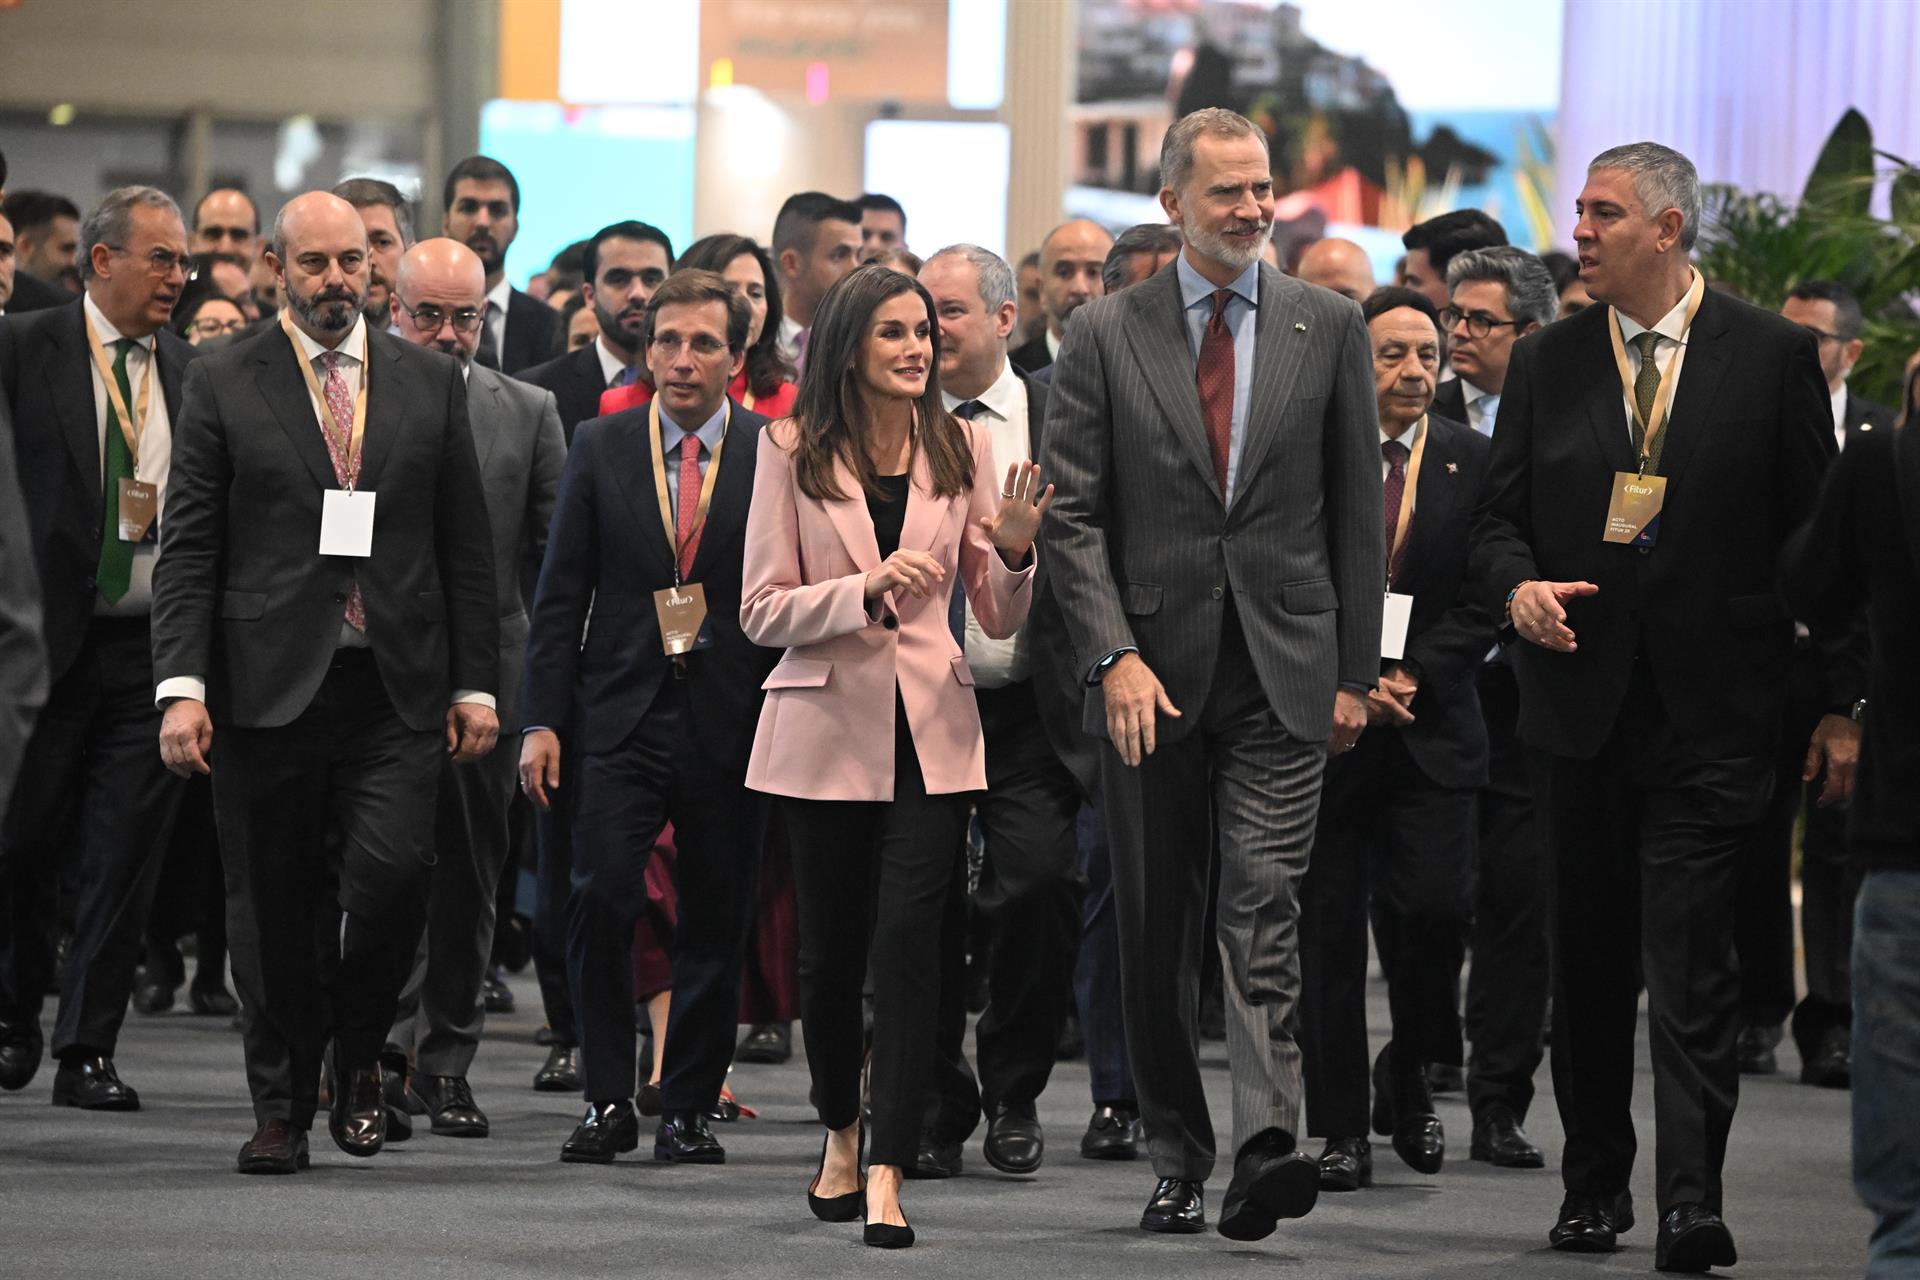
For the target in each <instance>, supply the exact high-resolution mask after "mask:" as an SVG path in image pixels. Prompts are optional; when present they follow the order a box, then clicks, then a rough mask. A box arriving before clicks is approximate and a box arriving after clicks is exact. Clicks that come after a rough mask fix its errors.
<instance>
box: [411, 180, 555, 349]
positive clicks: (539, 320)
mask: <svg viewBox="0 0 1920 1280" xmlns="http://www.w3.org/2000/svg"><path fill="white" fill-rule="evenodd" d="M444 197H445V204H446V213H445V215H444V216H443V219H442V221H441V224H440V234H441V235H443V236H448V237H450V238H452V239H454V240H458V241H459V242H460V243H461V244H464V245H466V246H467V248H469V249H471V250H473V251H474V252H475V253H476V254H478V255H479V256H480V263H481V265H482V266H484V267H486V269H487V315H486V322H485V324H483V325H482V326H481V329H480V348H479V350H478V351H476V352H475V353H474V357H473V358H474V359H475V360H476V361H478V362H479V364H480V366H481V367H482V368H485V369H498V370H500V372H502V373H519V372H520V371H521V370H522V369H526V368H531V367H532V366H533V365H536V364H539V363H540V362H541V361H542V360H545V359H546V358H547V357H548V356H550V355H552V354H553V331H554V328H555V327H556V326H557V325H558V324H559V323H560V321H559V316H558V313H557V312H555V311H554V309H553V308H552V307H549V306H548V305H547V304H546V303H544V302H542V301H540V299H538V298H536V297H533V296H532V295H531V294H526V293H522V292H520V290H518V289H515V288H514V287H512V286H511V285H509V284H508V283H507V250H508V249H509V248H510V247H512V245H513V238H514V237H515V236H517V235H519V234H520V184H519V183H518V182H517V181H515V180H514V176H513V174H512V172H511V171H509V170H508V168H507V166H505V165H503V164H501V163H500V162H499V161H498V160H494V159H492V158H490V157H488V156H468V157H467V158H466V159H465V160H462V161H461V162H460V163H459V164H457V165H455V166H453V170H452V171H451V172H450V173H448V174H447V186H446V191H445V193H444Z"/></svg>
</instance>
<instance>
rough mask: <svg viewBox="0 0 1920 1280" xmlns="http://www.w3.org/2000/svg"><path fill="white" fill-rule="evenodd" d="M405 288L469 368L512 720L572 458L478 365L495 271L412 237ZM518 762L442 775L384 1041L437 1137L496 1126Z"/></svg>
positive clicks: (493, 762) (437, 343)
mask: <svg viewBox="0 0 1920 1280" xmlns="http://www.w3.org/2000/svg"><path fill="white" fill-rule="evenodd" d="M394 289H395V294H394V296H395V303H396V305H395V306H394V309H393V320H394V325H395V327H396V328H398V329H399V331H400V336H401V337H402V338H405V339H406V340H407V341H409V342H412V343H415V344H417V345H419V346H423V347H432V348H434V349H435V350H438V351H444V352H446V353H447V354H448V355H451V356H453V357H454V358H455V359H457V360H459V361H460V366H461V369H462V370H463V371H464V372H465V374H466V379H467V422H468V424H469V426H470V427H471V428H472V430H473V445H474V451H475V452H476V453H477V454H478V455H479V459H480V480H481V484H482V485H483V487H484V488H485V490H486V495H487V518H488V520H489V522H490V523H491V525H492V528H493V574H494V583H495V588H496V591H497V594H498V596H499V602H500V610H499V613H500V691H499V694H498V695H497V700H498V706H499V715H500V718H501V721H502V722H503V723H505V724H515V723H518V719H519V714H520V712H519V701H520V697H519V685H520V666H521V663H522V661H523V660H524V659H525V657H526V652H527V609H528V607H529V605H530V603H531V598H532V595H533V584H534V582H535V580H536V579H537V578H538V577H539V573H540V561H541V558H542V557H544V556H545V555H546V551H547V523H548V521H549V520H551V519H552V517H553V499H554V495H555V493H556V492H558V490H559V488H560V472H561V470H562V468H564V467H565V466H566V461H567V448H566V443H565V441H564V439H563V438H562V436H561V434H560V411H559V408H558V407H557V406H556V405H555V404H554V399H553V393H552V392H551V391H542V390H541V389H540V388H539V387H536V386H533V385H531V384H529V383H525V382H521V381H518V380H517V379H514V378H509V377H507V376H506V375H505V374H502V373H496V372H495V371H494V370H492V369H486V368H482V367H480V366H479V365H476V364H474V363H473V353H474V350H475V349H476V348H477V347H478V346H479V345H480V326H481V318H482V316H483V315H484V314H485V307H486V270H485V268H484V267H483V266H482V265H481V263H480V259H479V257H478V256H477V255H475V254H474V252H473V251H472V250H471V249H469V248H467V247H466V246H465V245H463V244H461V243H460V242H459V241H457V240H446V239H438V240H427V241H423V242H422V243H420V244H417V245H415V246H414V247H413V248H411V249H409V250H408V251H407V253H406V256H405V257H403V258H401V259H400V270H399V278H398V280H397V281H396V283H395V286H394ZM518 756H519V752H518V751H517V750H514V749H510V748H497V749H495V750H494V752H493V753H492V754H491V755H489V756H487V757H486V758H485V759H483V760H476V761H474V762H472V763H471V764H452V763H449V764H447V765H446V766H445V767H444V768H443V769H442V770H441V774H440V806H439V814H438V817H437V820H436V826H435V834H436V839H435V845H436V846H437V854H438V856H437V858H436V860H435V862H434V866H433V880H432V884H431V886H430V887H429V889H428V897H427V934H426V937H425V938H424V939H423V940H422V943H421V948H420V955H419V958H418V959H417V960H416V961H415V962H414V966H413V974H412V976H411V977H409V978H408V980H407V985H406V986H405V987H404V988H403V989H402V990H401V992H400V1007H399V1010H398V1013H397V1014H396V1016H395V1018H394V1023H393V1030H392V1031H391V1032H390V1033H389V1034H388V1037H387V1045H388V1048H389V1049H390V1050H393V1051H395V1052H396V1055H397V1060H389V1061H388V1063H387V1068H388V1071H389V1073H390V1074H389V1075H388V1078H387V1090H388V1097H389V1100H390V1101H391V1100H392V1099H393V1097H394V1095H395V1094H396V1093H401V1092H402V1086H399V1085H398V1084H397V1081H399V1080H402V1079H404V1078H405V1076H406V1074H407V1065H408V1064H407V1058H408V1056H409V1055H411V1056H412V1058H413V1090H414V1092H415V1093H416V1094H417V1095H418V1097H419V1099H420V1101H421V1102H422V1103H424V1104H425V1106H426V1114H427V1115H428V1116H429V1117H430V1118H431V1123H432V1126H433V1131H434V1132H435V1133H437V1134H443V1135H445V1136H448V1137H455V1138H484V1137H486V1136H487V1132H488V1128H489V1126H488V1123H487V1116H486V1113H485V1112H484V1111H482V1110H481V1109H480V1108H479V1106H478V1105H477V1104H475V1102H474V1100H473V1091H472V1089H471V1088H469V1087H468V1084H467V1069H468V1068H469V1067H470V1066H472V1064H473V1055H474V1050H475V1049H476V1048H477V1047H478V1046H479V1042H480V1028H481V1025H482V1023H483V1022H484V1020H485V1009H484V1007H483V1005H482V1002H481V998H480V992H481V983H482V981H483V980H484V978H485V977H486V972H487V964H488V960H489V957H490V955H491V953H492V949H493V926H494V905H495V896H494V886H495V884H496V883H497V882H498V881H499V879H500V869H501V866H502V865H503V864H504V863H505V861H506V858H507V852H508V848H509V844H510V842H509V840H508V822H507V809H508V806H509V805H511V804H512V803H513V789H514V767H515V764H516V762H517V760H518ZM391 1119H392V1117H391V1116H389V1122H391ZM390 1136H392V1135H390Z"/></svg>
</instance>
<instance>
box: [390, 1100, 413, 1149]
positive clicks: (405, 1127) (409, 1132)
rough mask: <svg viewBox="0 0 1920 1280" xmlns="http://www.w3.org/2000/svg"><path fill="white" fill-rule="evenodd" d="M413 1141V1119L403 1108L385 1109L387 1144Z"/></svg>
mask: <svg viewBox="0 0 1920 1280" xmlns="http://www.w3.org/2000/svg"><path fill="white" fill-rule="evenodd" d="M412 1141H413V1117H412V1116H410V1115H408V1114H407V1110H406V1108H405V1107H391V1106H390V1107H388V1108H387V1142H388V1144H389V1145H391V1144H392V1143H395V1142H412Z"/></svg>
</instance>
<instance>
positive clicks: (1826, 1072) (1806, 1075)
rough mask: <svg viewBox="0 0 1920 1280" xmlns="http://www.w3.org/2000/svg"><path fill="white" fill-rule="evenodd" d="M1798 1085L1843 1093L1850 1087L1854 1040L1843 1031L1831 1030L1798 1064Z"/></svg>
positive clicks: (1838, 1028) (1837, 1028) (1841, 1028)
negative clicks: (1836, 1090)
mask: <svg viewBox="0 0 1920 1280" xmlns="http://www.w3.org/2000/svg"><path fill="white" fill-rule="evenodd" d="M1800 1083H1801V1084H1813V1085H1819V1086H1820V1087H1821V1088H1823V1089H1845V1088H1848V1087H1850V1086H1851V1085H1852V1083H1853V1036H1852V1033H1851V1032H1849V1031H1848V1029H1847V1028H1845V1027H1830V1028H1828V1029H1827V1032H1826V1034H1824V1035H1822V1036H1821V1037H1820V1042H1819V1044H1817V1045H1816V1046H1815V1047H1814V1050H1813V1052H1812V1053H1809V1054H1806V1055H1805V1057H1804V1060H1803V1061H1802V1062H1801V1063H1800Z"/></svg>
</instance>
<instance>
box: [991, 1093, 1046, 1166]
mask: <svg viewBox="0 0 1920 1280" xmlns="http://www.w3.org/2000/svg"><path fill="white" fill-rule="evenodd" d="M982 1150H983V1151H984V1153H985V1155H986V1157H987V1163H988V1164H990V1165H992V1166H993V1167H994V1168H996V1169H998V1170H999V1171H1000V1172H1002V1173H1015V1174H1019V1173H1032V1172H1033V1171H1034V1170H1035V1169H1038V1168H1039V1167H1040V1161H1041V1159H1042V1158H1043V1157H1044V1156H1045V1155H1046V1151H1047V1143H1046V1138H1045V1136H1044V1135H1043V1134H1042V1133H1041V1131H1040V1120H1039V1117H1038V1116H1037V1115H1036V1114H1035V1113H1034V1109H1033V1104H1032V1103H1031V1102H1022V1103H1005V1102H997V1103H995V1104H993V1106H992V1107H991V1108H989V1110H988V1114H987V1139H986V1142H985V1143H984V1144H982Z"/></svg>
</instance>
